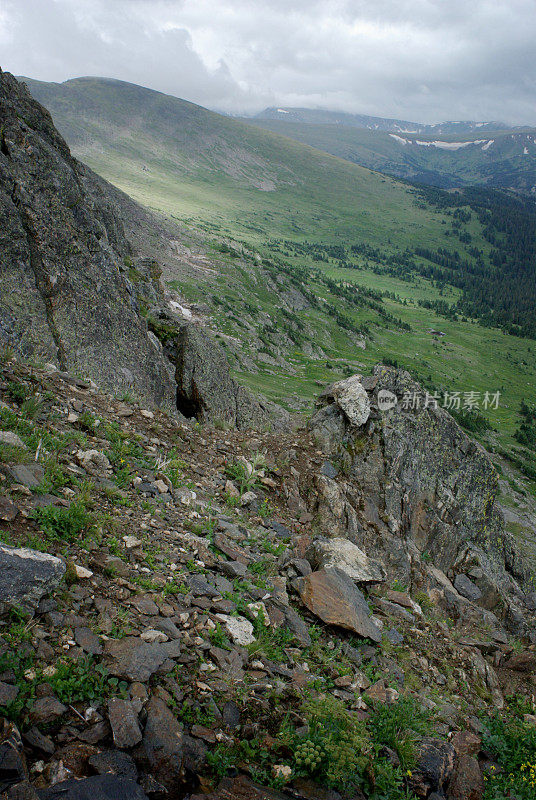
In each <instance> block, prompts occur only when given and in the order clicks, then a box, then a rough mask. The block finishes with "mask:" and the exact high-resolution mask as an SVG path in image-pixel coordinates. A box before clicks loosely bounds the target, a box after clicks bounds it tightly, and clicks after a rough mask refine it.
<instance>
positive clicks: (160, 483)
mask: <svg viewBox="0 0 536 800" xmlns="http://www.w3.org/2000/svg"><path fill="white" fill-rule="evenodd" d="M154 485H155V486H156V488H157V489H158V491H159V492H160V494H166V492H169V487H168V485H167V483H166V482H165V481H163V480H162V479H161V478H159V479H158V480H157V481H155V482H154Z"/></svg>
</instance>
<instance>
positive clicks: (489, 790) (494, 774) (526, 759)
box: [482, 708, 536, 800]
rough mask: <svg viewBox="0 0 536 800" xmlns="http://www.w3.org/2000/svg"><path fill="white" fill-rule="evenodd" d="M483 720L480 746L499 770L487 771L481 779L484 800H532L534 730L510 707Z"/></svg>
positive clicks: (535, 755) (535, 788)
mask: <svg viewBox="0 0 536 800" xmlns="http://www.w3.org/2000/svg"><path fill="white" fill-rule="evenodd" d="M518 713H519V712H518ZM483 721H484V725H485V731H484V736H483V739H482V742H483V747H484V748H485V749H486V750H487V751H488V752H489V753H491V755H492V756H493V757H494V758H495V759H496V761H497V763H498V765H499V769H494V768H492V769H490V770H489V772H488V774H487V775H486V776H485V778H484V780H485V784H486V788H485V792H484V798H485V800H510V798H516V800H529V799H530V800H534V797H536V727H535V726H534V725H533V724H531V723H527V722H524V720H523V719H522V718H521V717H519V716H517V713H516V709H512V708H510V709H508V710H506V711H504V710H503V711H502V712H501V713H500V714H499V713H497V714H495V715H493V716H489V717H486V718H484V720H483Z"/></svg>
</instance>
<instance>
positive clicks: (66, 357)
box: [0, 71, 174, 408]
mask: <svg viewBox="0 0 536 800" xmlns="http://www.w3.org/2000/svg"><path fill="white" fill-rule="evenodd" d="M0 119H1V120H2V127H1V132H0V297H1V302H0V341H2V342H3V343H4V344H9V345H10V346H11V347H13V348H14V349H15V350H16V351H18V352H20V353H22V354H23V355H25V356H30V355H38V356H39V357H40V358H41V359H44V360H48V361H52V362H55V363H56V364H57V365H58V366H59V367H60V369H62V370H71V371H77V370H80V371H82V372H83V373H85V374H86V375H87V376H89V377H90V378H92V379H93V380H95V381H96V382H97V383H98V384H100V385H102V386H103V387H106V388H107V389H110V390H112V391H121V390H123V391H124V390H126V389H127V388H130V389H132V388H134V390H135V392H136V395H137V396H138V397H140V398H143V399H145V400H146V401H147V402H149V403H151V404H161V405H163V406H167V407H168V408H171V407H173V405H174V397H173V394H174V390H173V382H172V378H171V377H170V375H169V372H168V369H167V367H166V365H165V363H164V359H163V357H162V355H161V352H160V350H159V349H158V347H156V346H155V344H154V342H153V341H152V340H151V339H150V337H149V336H148V332H147V326H146V323H145V322H144V320H143V319H142V317H141V316H140V314H139V310H138V306H137V302H136V298H135V294H134V291H133V288H132V286H131V284H130V283H129V281H128V280H127V279H126V277H125V276H124V275H123V274H122V270H123V269H124V263H123V262H124V259H125V257H127V256H128V254H129V250H130V248H129V244H128V242H127V240H126V238H125V236H124V232H123V227H122V224H121V222H120V220H119V218H118V217H117V216H116V214H115V212H114V208H113V201H112V199H111V197H110V196H109V195H108V194H107V189H106V187H107V184H106V183H105V182H104V181H102V179H100V178H97V177H96V176H95V175H94V174H93V173H92V172H91V171H90V170H89V169H88V168H87V167H85V166H83V165H82V164H80V163H79V162H77V161H76V160H75V159H74V158H72V156H71V154H70V152H69V148H68V147H67V145H66V143H65V141H64V140H63V139H62V137H61V136H60V135H59V133H58V132H57V131H56V129H55V128H54V125H53V123H52V119H51V117H50V114H49V113H48V111H46V109H44V108H43V107H42V106H41V105H39V103H37V102H36V101H35V100H34V99H33V98H32V97H31V95H30V94H29V92H28V91H27V89H26V88H25V86H24V85H23V84H20V83H18V82H17V81H16V80H15V78H13V76H12V75H10V74H9V73H5V72H1V71H0Z"/></svg>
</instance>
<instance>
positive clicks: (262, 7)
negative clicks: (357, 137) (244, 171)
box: [0, 0, 536, 125]
mask: <svg viewBox="0 0 536 800" xmlns="http://www.w3.org/2000/svg"><path fill="white" fill-rule="evenodd" d="M535 40H536V4H535V2H534V0H472V2H469V3H468V2H467V0H463V1H462V0H449V2H447V1H446V0H411V2H410V1H409V0H397V1H396V2H395V1H394V0H264V2H259V0H16V2H15V1H14V0H0V65H1V66H2V68H4V69H8V70H10V71H11V72H14V73H15V74H19V75H27V76H29V77H33V78H38V79H41V80H51V81H63V80H66V79H67V78H71V77H76V76H80V75H101V76H107V77H114V78H121V79H123V80H127V81H132V82H134V83H139V84H142V85H144V86H149V87H151V88H154V89H158V90H160V91H163V92H168V93H170V94H174V95H176V96H178V97H184V98H186V99H188V100H192V101H193V102H197V103H200V104H202V105H205V106H209V107H211V108H217V109H220V110H225V111H230V112H236V113H240V112H253V111H256V110H260V109H261V108H262V107H264V106H266V105H275V104H277V105H294V106H308V107H324V108H331V109H340V110H345V111H350V112H356V113H367V114H374V115H378V116H395V117H401V118H405V119H410V120H417V121H423V122H437V121H441V120H445V119H494V120H504V121H508V122H514V123H518V124H522V123H526V124H532V125H534V124H536V70H535V67H534V41H535Z"/></svg>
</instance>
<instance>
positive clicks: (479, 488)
mask: <svg viewBox="0 0 536 800" xmlns="http://www.w3.org/2000/svg"><path fill="white" fill-rule="evenodd" d="M425 395H426V393H425V390H424V389H423V387H421V386H420V385H419V384H418V383H416V382H415V381H414V380H413V379H412V378H411V376H410V375H409V374H408V373H407V372H405V371H403V370H395V369H392V368H386V367H381V366H379V367H376V368H375V374H374V375H373V376H371V377H364V378H360V377H358V376H354V377H353V378H349V379H348V380H346V381H340V382H339V383H338V384H334V386H332V387H329V389H328V390H327V391H325V392H324V394H323V395H322V396H321V398H320V405H321V408H320V410H319V411H318V412H317V413H316V415H315V416H314V417H313V419H312V420H311V422H310V429H311V432H312V433H313V435H314V436H315V438H316V440H317V442H318V443H319V444H320V445H321V447H322V449H323V451H324V452H325V454H326V456H327V457H328V459H329V461H328V462H327V465H326V469H324V470H323V473H324V474H320V475H318V476H316V477H315V487H314V489H315V491H314V497H315V501H314V502H315V508H314V511H315V512H316V513H317V514H318V519H319V523H320V526H321V528H322V531H323V533H324V534H325V535H328V536H342V537H348V538H350V539H352V540H353V541H355V542H356V544H358V545H359V546H360V547H363V548H364V549H365V550H366V552H367V553H370V554H372V555H373V556H375V557H377V558H378V559H380V560H381V561H382V563H383V564H384V566H385V568H386V570H387V572H388V574H390V576H391V577H392V578H397V579H399V580H401V581H403V582H404V583H407V584H410V583H411V581H412V576H413V573H414V572H415V569H416V567H417V566H418V565H420V566H422V567H423V568H424V569H426V567H427V564H433V565H434V567H436V568H439V569H440V570H442V571H443V572H444V573H448V576H449V578H451V579H452V580H456V578H457V576H459V575H462V576H463V577H462V578H460V579H459V581H461V582H462V583H463V582H464V581H465V578H466V576H467V575H470V576H471V582H472V584H473V585H474V588H471V589H470V590H471V592H472V593H473V594H474V595H475V597H476V596H477V595H478V597H477V603H478V604H479V605H480V606H481V607H483V608H485V609H486V608H487V609H493V610H495V611H497V610H500V612H501V614H503V613H504V611H505V609H506V613H507V615H508V612H509V613H510V616H512V615H513V616H514V617H515V618H517V610H518V602H519V597H520V596H521V591H520V586H523V585H525V586H526V587H527V588H529V587H528V580H527V578H528V576H529V575H530V574H531V571H532V570H531V565H530V564H529V563H528V562H525V560H524V559H523V558H522V557H521V555H520V553H519V552H518V549H517V547H516V543H515V540H514V538H513V537H512V536H511V535H510V534H508V533H507V532H506V530H505V525H504V520H503V517H502V514H501V513H500V511H499V509H498V507H497V503H496V496H497V493H498V476H497V472H496V470H495V468H494V466H493V464H492V463H491V461H490V458H489V456H488V454H487V453H486V451H485V450H484V449H483V448H482V447H481V446H480V445H479V444H478V443H477V442H476V441H475V440H474V439H471V438H470V437H468V436H467V435H466V434H465V433H464V432H463V430H462V429H461V428H460V427H459V426H458V425H457V423H456V422H455V420H454V419H453V418H452V417H451V416H450V414H448V413H447V412H446V411H444V410H443V409H442V408H436V407H434V404H433V403H429V404H428V407H425V404H424V403H423V402H422V401H423V398H424V397H425ZM414 397H417V398H419V403H418V405H419V407H413V406H412V403H411V402H406V401H405V398H408V399H410V398H414ZM386 401H387V402H386ZM432 578H433V576H432ZM459 581H458V582H459ZM432 583H433V579H432ZM505 598H506V599H505Z"/></svg>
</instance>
